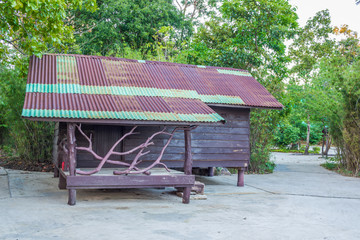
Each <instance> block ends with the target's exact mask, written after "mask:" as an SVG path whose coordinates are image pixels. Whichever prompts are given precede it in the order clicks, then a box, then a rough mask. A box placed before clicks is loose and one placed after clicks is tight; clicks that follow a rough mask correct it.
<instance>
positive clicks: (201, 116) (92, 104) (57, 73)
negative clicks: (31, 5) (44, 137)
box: [24, 55, 282, 122]
mask: <svg viewBox="0 0 360 240" xmlns="http://www.w3.org/2000/svg"><path fill="white" fill-rule="evenodd" d="M26 92H27V93H26V97H25V103H24V116H26V117H39V114H41V116H43V117H46V116H47V117H51V116H57V117H59V116H60V117H61V114H64V116H66V117H72V118H77V117H82V118H97V119H99V118H101V117H104V118H120V119H121V118H124V119H132V118H134V119H140V120H150V119H151V120H162V121H163V120H169V121H199V122H202V121H221V120H222V118H221V117H220V116H219V115H217V114H216V113H215V112H214V111H213V110H212V109H211V108H209V107H208V106H207V105H206V104H205V103H208V104H209V103H216V104H227V105H242V106H251V107H268V108H279V109H280V108H282V105H281V103H279V102H278V101H277V100H276V99H275V98H274V97H273V96H272V95H271V94H270V93H269V92H268V91H267V90H266V89H265V88H264V87H263V86H262V85H261V84H259V83H258V82H257V81H256V80H255V79H254V78H253V77H251V75H250V74H249V73H248V72H246V71H243V70H238V69H232V68H220V67H207V66H194V65H185V64H176V63H165V62H156V61H137V60H131V59H120V58H112V57H98V56H84V55H44V56H43V58H42V59H39V58H37V57H34V56H33V57H31V59H30V67H29V73H28V81H27V86H26ZM104 112H107V113H106V114H105V113H104Z"/></svg>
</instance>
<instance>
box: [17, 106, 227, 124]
mask: <svg viewBox="0 0 360 240" xmlns="http://www.w3.org/2000/svg"><path fill="white" fill-rule="evenodd" d="M22 116H23V117H43V118H85V119H121V120H154V121H183V122H184V121H185V122H219V121H223V120H224V119H223V118H222V117H221V116H220V115H219V114H217V113H212V114H176V113H159V112H127V111H122V112H111V111H80V110H54V109H52V110H48V109H23V111H22Z"/></svg>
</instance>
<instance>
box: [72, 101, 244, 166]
mask: <svg viewBox="0 0 360 240" xmlns="http://www.w3.org/2000/svg"><path fill="white" fill-rule="evenodd" d="M213 109H214V110H215V111H216V112H218V113H219V114H220V115H222V116H223V117H224V118H225V119H226V123H225V124H224V125H220V126H199V127H198V128H196V129H195V130H193V131H192V133H191V137H192V142H191V145H192V153H193V160H194V162H193V167H201V168H207V167H244V166H245V164H248V162H249V159H250V148H249V114H250V110H249V109H241V108H238V109H236V108H223V107H213ZM163 127H164V126H156V127H155V126H154V127H148V126H147V127H145V126H144V127H138V128H137V130H136V132H139V134H137V135H132V136H130V137H128V138H127V139H126V141H124V143H123V144H120V145H119V146H118V147H117V150H118V151H121V149H123V150H124V151H128V150H130V149H132V148H133V147H136V146H138V145H140V144H141V143H144V142H145V141H146V139H147V138H148V137H150V136H151V135H152V134H153V133H155V132H158V131H160V130H161V129H163ZM131 128H132V127H121V126H100V125H92V126H90V125H86V126H85V125H84V126H83V129H84V131H85V133H87V134H88V135H89V133H93V140H94V150H95V152H97V153H98V154H99V155H101V156H104V155H105V154H106V152H107V151H108V150H109V149H110V147H111V146H112V145H113V144H114V143H115V142H116V140H118V139H119V138H120V137H121V136H122V134H124V133H127V132H129V131H130V130H131ZM173 128H174V127H168V128H167V131H172V130H173ZM76 137H77V144H78V146H87V145H88V143H87V141H86V140H85V139H84V138H83V137H82V136H81V135H79V133H78V132H77V134H76ZM168 138H169V136H167V135H160V136H157V137H156V138H154V140H153V142H154V145H153V146H150V147H149V148H148V150H150V153H149V154H148V155H145V156H144V157H142V158H141V159H142V161H143V162H142V163H141V165H142V166H146V165H148V164H149V163H150V162H152V161H154V160H155V159H156V158H157V157H158V156H159V153H160V151H161V149H162V147H163V146H164V145H165V143H166V141H167V139H168ZM184 145H185V142H184V132H183V131H182V130H181V131H179V132H177V133H175V135H174V138H173V140H172V141H171V143H170V145H169V146H168V148H167V149H166V151H165V154H164V156H163V160H162V162H164V163H165V164H166V165H167V166H169V167H174V168H182V167H183V164H184V153H185V148H184ZM77 156H78V166H77V167H95V166H97V164H98V161H97V160H95V159H94V158H93V157H92V156H91V155H89V154H87V153H84V152H80V151H79V152H78V155H77ZM134 156H135V154H131V155H127V156H125V157H124V158H123V160H125V161H131V160H132V159H133V158H134ZM112 159H120V157H119V156H113V157H112ZM106 166H107V167H111V165H106Z"/></svg>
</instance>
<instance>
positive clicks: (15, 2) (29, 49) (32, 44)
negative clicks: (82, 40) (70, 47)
mask: <svg viewBox="0 0 360 240" xmlns="http://www.w3.org/2000/svg"><path fill="white" fill-rule="evenodd" d="M82 6H84V7H85V9H87V10H91V11H94V10H95V9H96V0H85V1H81V0H52V1H45V0H32V1H28V0H9V1H1V2H0V19H1V21H0V59H1V60H0V61H11V60H12V58H13V57H14V56H17V55H19V54H22V55H25V56H30V55H37V56H41V54H42V53H43V52H45V51H47V50H48V49H49V47H54V48H56V49H64V48H66V44H65V43H68V42H72V41H73V28H72V26H68V25H66V24H65V21H64V20H65V19H66V12H67V10H68V9H77V8H81V7H82ZM13 49H15V50H16V51H13Z"/></svg>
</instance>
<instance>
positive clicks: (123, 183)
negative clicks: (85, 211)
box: [66, 175, 195, 189]
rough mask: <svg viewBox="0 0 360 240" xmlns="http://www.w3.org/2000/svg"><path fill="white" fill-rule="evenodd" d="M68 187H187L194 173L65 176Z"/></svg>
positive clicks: (190, 183) (192, 183)
mask: <svg viewBox="0 0 360 240" xmlns="http://www.w3.org/2000/svg"><path fill="white" fill-rule="evenodd" d="M66 180H67V188H68V189H96V188H151V187H180V186H182V187H187V186H192V185H194V183H195V176H194V175H153V176H152V175H150V176H146V175H127V176H123V175H108V176H107V175H105V176H104V175H93V176H79V175H78V176H67V179H66Z"/></svg>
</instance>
